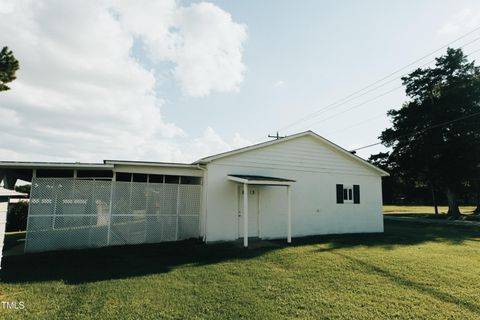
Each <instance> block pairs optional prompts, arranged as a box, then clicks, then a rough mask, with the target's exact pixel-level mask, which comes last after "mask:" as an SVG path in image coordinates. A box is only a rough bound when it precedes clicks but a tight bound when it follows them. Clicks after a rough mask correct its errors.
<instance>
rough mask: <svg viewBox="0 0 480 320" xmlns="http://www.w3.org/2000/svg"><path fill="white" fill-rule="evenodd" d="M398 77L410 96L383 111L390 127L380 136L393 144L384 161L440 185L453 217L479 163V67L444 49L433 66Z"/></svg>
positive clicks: (416, 177)
mask: <svg viewBox="0 0 480 320" xmlns="http://www.w3.org/2000/svg"><path fill="white" fill-rule="evenodd" d="M402 81H403V84H404V86H405V87H406V94H407V97H409V101H407V102H405V103H404V104H403V106H402V107H401V108H400V109H398V110H390V111H388V115H389V116H390V117H391V119H392V127H391V128H388V129H386V130H384V131H383V132H382V134H381V136H380V139H381V141H382V143H383V144H384V145H385V146H387V147H391V148H392V152H391V153H390V154H389V156H388V163H389V165H390V166H394V167H395V168H397V169H398V172H399V173H401V174H402V175H404V176H408V177H414V178H415V179H417V180H419V181H422V182H424V183H426V184H430V185H434V186H435V187H436V188H442V190H444V191H445V192H446V194H447V197H448V202H449V213H450V214H452V215H454V216H458V215H459V214H460V212H459V210H458V204H457V200H456V199H457V196H456V195H457V193H458V192H459V190H460V189H461V187H462V184H465V183H468V181H471V179H472V178H474V177H475V175H477V174H478V169H477V168H478V165H479V164H480V69H479V67H477V66H475V65H474V62H468V61H467V57H466V56H465V55H464V54H463V52H462V50H461V49H452V48H449V49H448V50H447V54H446V55H445V56H442V57H439V58H437V59H436V64H435V67H432V68H425V69H417V70H415V71H414V72H412V73H411V74H409V75H408V76H406V77H403V78H402ZM381 158H385V155H383V156H382V157H380V159H381ZM377 160H379V159H377Z"/></svg>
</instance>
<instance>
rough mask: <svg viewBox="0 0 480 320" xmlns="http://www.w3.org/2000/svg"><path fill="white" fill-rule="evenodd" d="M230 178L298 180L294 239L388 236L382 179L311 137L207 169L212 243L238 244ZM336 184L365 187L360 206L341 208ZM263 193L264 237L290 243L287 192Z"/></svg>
mask: <svg viewBox="0 0 480 320" xmlns="http://www.w3.org/2000/svg"><path fill="white" fill-rule="evenodd" d="M228 174H254V175H265V176H273V177H281V178H288V179H293V180H296V181H297V182H296V183H294V184H293V186H292V235H293V236H294V237H298V236H307V235H317V234H334V233H356V232H382V231H383V218H382V200H381V177H380V176H379V174H378V173H377V172H375V171H374V170H373V169H371V168H369V167H367V166H366V165H364V164H362V163H360V162H358V161H355V160H353V159H351V158H350V157H348V156H346V155H343V154H340V153H339V152H337V151H334V150H333V149H332V148H331V147H329V146H327V145H325V144H323V143H321V142H319V141H318V140H317V139H315V138H312V137H308V136H307V137H299V138H297V139H293V140H290V141H286V142H284V143H278V144H275V145H271V146H268V147H265V148H261V149H257V150H252V151H247V152H245V153H240V154H236V155H232V156H229V157H226V158H222V159H218V160H215V161H213V162H212V163H210V164H209V165H208V178H207V179H208V183H207V186H206V189H205V191H206V192H207V195H206V196H207V199H208V200H207V231H206V233H207V241H220V240H233V239H237V238H238V212H237V210H238V208H237V203H238V201H237V194H236V189H235V188H236V184H235V183H234V182H231V181H228V180H227V175H228ZM336 184H344V185H354V184H358V185H360V199H361V200H360V204H346V203H345V204H337V203H336ZM259 192H260V226H261V230H260V234H261V237H262V238H284V237H286V231H287V226H286V217H287V212H286V187H272V186H261V187H260V188H259Z"/></svg>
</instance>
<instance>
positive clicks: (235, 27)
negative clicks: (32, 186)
mask: <svg viewBox="0 0 480 320" xmlns="http://www.w3.org/2000/svg"><path fill="white" fill-rule="evenodd" d="M0 8H2V9H0V30H1V32H0V44H2V45H8V46H9V47H10V48H11V49H12V50H13V51H14V54H15V56H16V57H17V58H18V59H19V61H20V66H21V67H20V70H19V72H18V73H17V78H18V79H17V80H16V81H14V82H12V84H11V85H10V86H11V88H12V90H10V91H6V92H2V93H0V117H1V118H2V119H4V123H3V124H2V128H1V129H0V159H2V160H6V159H11V160H45V159H48V160H79V161H98V160H100V159H104V158H129V159H143V160H158V161H160V160H164V161H179V160H183V159H185V158H192V157H195V154H194V153H193V152H191V150H189V149H188V148H185V147H183V144H180V140H185V139H187V138H186V137H187V136H188V135H187V133H186V132H185V131H184V130H182V129H181V128H179V127H178V126H176V125H175V124H173V123H171V122H168V121H166V120H165V119H164V118H163V117H162V115H161V112H160V108H161V106H162V94H161V93H158V92H156V91H155V83H156V78H155V74H154V72H153V71H150V70H148V69H147V68H146V67H145V66H144V65H142V64H141V63H140V62H139V60H138V57H133V56H132V47H133V44H134V41H136V40H138V41H141V42H143V44H144V46H145V49H146V51H147V52H148V54H149V56H150V59H152V61H155V62H161V61H171V62H173V63H174V64H175V65H174V67H173V69H172V70H171V72H172V74H173V75H174V77H175V78H176V79H178V81H179V83H180V85H181V87H182V88H183V90H184V91H185V93H187V94H190V95H198V96H203V95H208V94H209V93H210V92H212V91H222V92H223V91H235V90H237V89H238V87H239V85H240V83H241V81H242V80H243V73H244V69H245V67H244V66H243V63H242V45H243V42H244V41H245V39H246V28H245V27H244V26H242V25H239V24H236V23H235V22H233V21H232V18H231V16H230V15H229V14H228V13H226V12H225V11H223V10H222V9H220V8H218V7H216V6H214V5H212V4H207V3H200V4H195V5H191V6H189V7H180V6H179V5H178V4H177V2H176V1H174V0H162V1H146V0H143V1H135V2H132V1H109V0H105V1H89V2H83V1H82V2H71V1H68V2H67V1H61V0H48V1H47V0H46V1H41V0H35V1H29V0H22V1H20V0H19V1H5V0H0ZM7 119H8V120H7ZM5 120H6V121H5ZM224 147H227V146H225V145H224Z"/></svg>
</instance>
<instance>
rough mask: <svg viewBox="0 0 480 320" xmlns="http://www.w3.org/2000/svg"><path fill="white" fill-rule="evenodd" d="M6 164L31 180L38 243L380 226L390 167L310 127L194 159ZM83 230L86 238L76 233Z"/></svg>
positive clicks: (0, 168)
mask: <svg viewBox="0 0 480 320" xmlns="http://www.w3.org/2000/svg"><path fill="white" fill-rule="evenodd" d="M29 170H30V171H29ZM2 172H3V177H4V181H9V183H10V184H12V183H13V184H14V181H15V179H17V178H19V179H23V180H30V181H32V180H33V181H34V185H33V187H32V195H31V199H30V213H29V223H28V224H29V230H28V231H29V232H30V233H31V234H32V235H31V236H30V238H29V236H28V233H27V248H28V247H29V244H30V245H31V248H35V249H32V251H42V250H41V249H42V248H44V246H45V248H47V250H50V249H58V248H59V247H56V246H54V245H53V243H57V242H62V245H63V247H61V248H63V249H64V248H77V247H90V246H106V245H118V244H133V243H144V242H161V241H172V240H173V241H174V240H180V239H184V238H188V237H201V238H202V239H203V240H204V241H205V242H216V241H229V240H236V239H243V244H244V246H245V247H247V246H248V239H249V237H257V238H261V239H276V238H286V239H287V241H288V242H291V239H292V237H302V236H309V235H321V234H339V233H367V232H368V233H371V232H383V217H382V187H381V178H382V176H387V175H388V173H386V172H385V171H383V170H381V169H379V168H377V167H375V166H373V165H371V164H370V163H368V162H367V161H365V160H363V159H361V158H359V157H358V156H356V155H354V154H352V153H350V152H348V151H346V150H345V149H342V148H341V147H339V146H337V145H335V144H333V143H332V142H330V141H328V140H326V139H324V138H322V137H320V136H319V135H317V134H315V133H313V132H311V131H307V132H302V133H298V134H295V135H291V136H288V137H285V138H280V139H277V140H272V141H268V142H265V143H260V144H256V145H252V146H249V147H246V148H242V149H238V150H233V151H230V152H225V153H222V154H218V155H214V156H210V157H206V158H203V159H200V160H198V161H196V162H194V163H192V164H173V163H153V162H133V161H115V160H105V161H104V163H103V164H81V163H70V164H68V163H19V162H0V179H1V178H2ZM52 179H53V180H52ZM78 180H82V181H81V182H80V181H78ZM75 181H78V182H75ZM185 184H186V186H185ZM188 185H191V186H188ZM35 186H43V187H44V188H43V187H42V188H43V189H42V190H43V191H42V192H36V191H35ZM66 186H68V188H66ZM49 188H50V189H49ZM39 190H40V189H39ZM67 190H68V191H67ZM79 190H80V191H79ZM36 194H37V195H36ZM99 208H100V209H99ZM77 216H78V219H77V218H75V217H77ZM67 218H68V219H67ZM75 219H76V220H75ZM99 219H100V220H101V221H102V224H101V225H99V224H98V221H100V220H99ZM74 220H75V221H76V222H75V223H74V222H73V221H74ZM87 220H88V221H90V222H89V223H87V222H85V221H87ZM38 221H43V222H42V223H37V222H38ZM70 221H72V222H70ZM92 221H94V222H92ZM69 223H72V226H69ZM49 224H51V225H52V226H49ZM73 224H74V225H73ZM37 225H39V226H41V227H36V226H37ZM102 228H103V229H102ZM79 230H81V231H79ZM132 230H135V231H132ZM59 232H61V234H60V235H59ZM79 232H81V235H80V233H79ZM134 232H135V233H134ZM54 233H55V234H56V237H57V238H55V239H60V240H52V239H51V237H50V236H49V235H50V234H54ZM77 236H78V237H82V238H85V239H87V238H88V242H86V240H85V241H83V240H82V241H76V242H75V241H73V242H72V240H71V239H75V237H77ZM61 239H66V240H68V241H62V240H61ZM92 239H94V240H95V241H92ZM49 246H50V247H49ZM39 248H40V249H39Z"/></svg>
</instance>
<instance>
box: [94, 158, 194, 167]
mask: <svg viewBox="0 0 480 320" xmlns="http://www.w3.org/2000/svg"><path fill="white" fill-rule="evenodd" d="M104 163H105V164H109V165H129V166H149V167H168V168H192V169H198V166H197V165H195V164H189V163H171V162H148V161H145V162H143V161H125V160H118V161H117V160H105V161H104Z"/></svg>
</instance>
